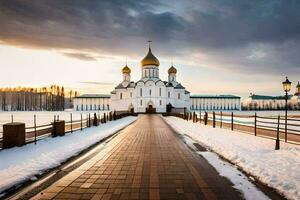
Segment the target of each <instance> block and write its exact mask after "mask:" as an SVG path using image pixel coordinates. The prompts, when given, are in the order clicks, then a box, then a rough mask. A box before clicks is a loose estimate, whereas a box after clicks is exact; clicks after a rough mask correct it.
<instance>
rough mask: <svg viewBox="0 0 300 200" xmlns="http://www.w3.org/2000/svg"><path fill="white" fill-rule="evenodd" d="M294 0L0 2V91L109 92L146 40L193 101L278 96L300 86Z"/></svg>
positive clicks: (136, 68) (298, 5)
mask: <svg viewBox="0 0 300 200" xmlns="http://www.w3.org/2000/svg"><path fill="white" fill-rule="evenodd" d="M299 9H300V1H299V0H251V1H248V0H168V1H163V0H139V1H137V0H126V1H124V0H89V1H85V0H0V70H1V71H0V72H1V73H0V77H1V78H0V87H13V86H19V85H21V86H33V87H35V86H36V87H38V86H46V85H50V84H61V85H64V86H65V87H66V88H73V89H76V90H78V91H79V92H80V93H109V92H110V91H111V90H113V88H114V86H116V85H117V84H118V83H119V82H121V81H122V74H121V69H122V67H124V65H125V64H126V60H127V63H128V66H129V67H130V68H131V70H132V75H131V77H132V80H134V81H137V80H139V79H140V77H141V66H140V61H141V60H142V58H143V57H144V56H145V55H146V53H147V51H148V49H147V48H148V44H147V41H148V40H152V41H153V42H152V44H151V47H152V52H153V53H154V55H155V56H156V57H157V58H158V59H159V61H160V63H161V65H160V77H161V79H163V80H167V70H168V68H169V67H170V66H171V63H172V60H173V64H174V66H175V67H176V68H177V71H178V73H177V80H178V81H179V82H181V83H182V84H183V85H184V86H185V87H186V89H187V90H189V91H190V92H191V93H192V94H235V95H240V96H242V97H247V96H249V94H250V93H254V94H264V95H281V94H282V93H283V91H282V85H281V82H282V81H283V80H284V79H285V76H288V77H289V79H290V81H292V82H293V90H292V92H294V90H295V89H294V87H295V85H296V83H297V82H298V80H299V81H300V76H299V75H300V12H299Z"/></svg>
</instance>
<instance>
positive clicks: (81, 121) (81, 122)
mask: <svg viewBox="0 0 300 200" xmlns="http://www.w3.org/2000/svg"><path fill="white" fill-rule="evenodd" d="M80 130H81V131H82V113H80Z"/></svg>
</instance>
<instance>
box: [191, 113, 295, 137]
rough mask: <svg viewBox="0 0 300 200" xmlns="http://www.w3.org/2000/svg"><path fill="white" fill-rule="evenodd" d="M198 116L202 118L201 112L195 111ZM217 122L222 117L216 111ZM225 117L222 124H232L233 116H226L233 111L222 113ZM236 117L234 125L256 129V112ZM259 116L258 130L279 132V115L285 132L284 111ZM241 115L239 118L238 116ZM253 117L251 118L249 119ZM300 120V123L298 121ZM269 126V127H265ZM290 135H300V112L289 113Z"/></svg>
mask: <svg viewBox="0 0 300 200" xmlns="http://www.w3.org/2000/svg"><path fill="white" fill-rule="evenodd" d="M195 113H196V114H197V116H198V117H199V116H200V111H195ZM204 113H205V112H204V111H202V112H201V119H202V120H204ZM215 113H216V121H219V122H220V121H221V116H220V111H216V112H215ZM222 113H223V116H222V122H225V123H231V116H224V114H225V115H226V114H227V115H231V111H222ZM233 114H234V117H233V122H234V124H240V125H245V126H251V127H254V121H255V118H254V115H255V111H233ZM256 114H257V123H256V125H257V126H258V128H266V129H271V130H277V123H278V119H277V117H278V115H280V126H279V127H280V129H281V131H283V130H284V128H285V125H284V123H285V121H284V116H285V112H284V111H258V112H256ZM236 115H239V116H236ZM247 116H251V117H247ZM260 117H271V118H273V119H264V118H260ZM208 119H209V120H213V114H212V112H208ZM296 120H299V121H296ZM264 126H268V127H264ZM287 128H288V133H294V134H300V112H299V111H288V126H287ZM289 129H290V130H289Z"/></svg>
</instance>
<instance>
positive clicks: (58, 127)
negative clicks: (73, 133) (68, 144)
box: [52, 120, 65, 137]
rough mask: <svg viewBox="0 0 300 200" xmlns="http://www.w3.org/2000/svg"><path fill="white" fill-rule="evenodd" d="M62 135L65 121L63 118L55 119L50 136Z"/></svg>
mask: <svg viewBox="0 0 300 200" xmlns="http://www.w3.org/2000/svg"><path fill="white" fill-rule="evenodd" d="M64 135H65V121H64V120H61V121H55V122H54V123H53V132H52V136H53V137H56V136H64Z"/></svg>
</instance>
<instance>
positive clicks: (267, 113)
mask: <svg viewBox="0 0 300 200" xmlns="http://www.w3.org/2000/svg"><path fill="white" fill-rule="evenodd" d="M194 111H195V112H196V113H199V112H200V111H199V110H194ZM192 112H193V111H192ZM207 112H212V111H207ZM218 112H220V111H216V113H218ZM222 112H223V113H227V114H231V112H233V113H234V114H238V115H254V114H255V113H256V114H257V115H259V116H264V117H271V116H272V117H277V116H278V115H281V116H284V115H285V111H284V110H258V111H254V110H240V111H238V110H232V111H231V110H228V111H227V110H225V111H222ZM202 113H204V111H203V110H202ZM288 115H289V116H299V117H300V111H297V110H289V111H288Z"/></svg>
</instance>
